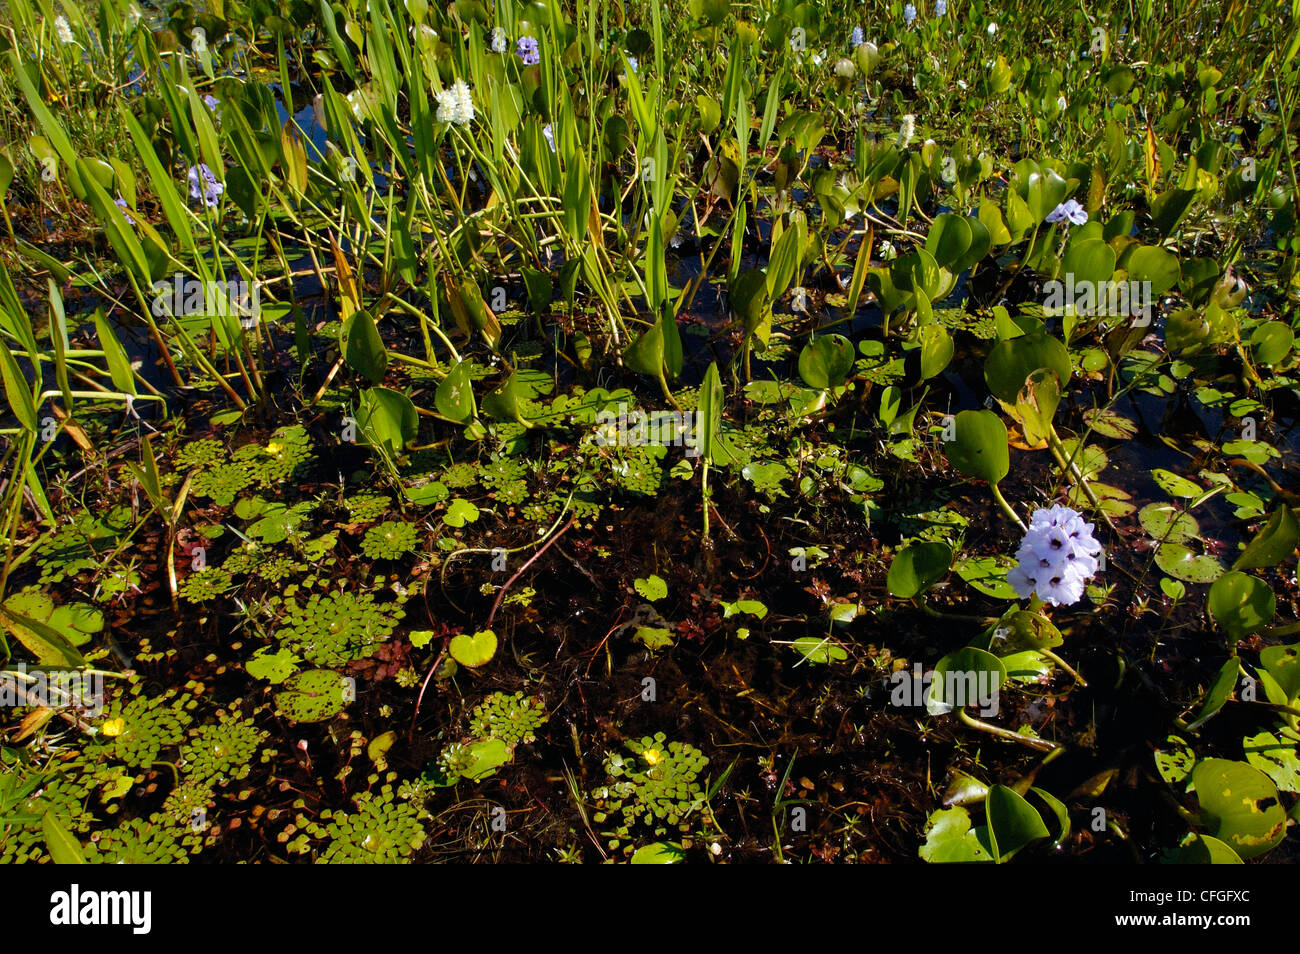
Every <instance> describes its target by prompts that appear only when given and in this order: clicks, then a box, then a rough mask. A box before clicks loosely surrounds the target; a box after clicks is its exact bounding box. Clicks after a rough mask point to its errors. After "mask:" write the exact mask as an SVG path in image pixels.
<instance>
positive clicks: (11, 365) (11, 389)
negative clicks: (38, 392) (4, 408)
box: [0, 340, 40, 434]
mask: <svg viewBox="0 0 1300 954" xmlns="http://www.w3.org/2000/svg"><path fill="white" fill-rule="evenodd" d="M0 372H3V375H4V384H5V396H6V397H7V398H8V399H9V406H10V408H12V409H13V413H14V417H16V418H18V423H19V424H21V425H22V426H23V428H24V430H26V431H28V432H30V433H32V434H35V433H36V432H37V431H38V430H39V429H40V428H39V422H38V421H37V420H36V401H35V400H34V398H33V397H32V389H31V385H30V384H29V383H28V382H27V376H26V375H24V374H23V371H22V368H20V367H19V366H18V361H17V360H16V359H15V358H14V355H13V352H12V351H10V350H9V346H8V345H7V344H5V342H4V341H2V340H0Z"/></svg>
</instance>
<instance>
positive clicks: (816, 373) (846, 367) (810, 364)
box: [799, 334, 855, 388]
mask: <svg viewBox="0 0 1300 954" xmlns="http://www.w3.org/2000/svg"><path fill="white" fill-rule="evenodd" d="M854 354H855V352H854V349H853V342H851V341H849V339H848V338H845V337H844V336H843V335H837V334H829V335H820V336H818V337H817V338H816V339H815V340H813V341H810V342H808V343H807V344H806V345H804V347H803V351H801V352H800V353H799V376H800V377H801V378H803V380H804V383H805V384H807V385H808V386H809V387H810V388H837V387H840V386H841V385H843V384H844V379H845V378H847V377H848V374H849V371H851V370H852V369H853V358H854Z"/></svg>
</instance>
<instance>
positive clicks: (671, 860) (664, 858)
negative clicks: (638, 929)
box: [629, 122, 717, 865]
mask: <svg viewBox="0 0 1300 954" xmlns="http://www.w3.org/2000/svg"><path fill="white" fill-rule="evenodd" d="M714 125H715V126H716V125H717V123H716V122H715V123H714ZM685 860H686V852H685V851H684V850H683V849H682V846H681V845H676V844H673V843H672V842H668V841H656V842H655V843H654V844H653V845H643V846H642V847H640V848H638V849H637V850H636V851H635V852H633V853H632V860H631V861H630V862H629V863H630V864H634V865H679V864H681V863H682V862H683V861H685Z"/></svg>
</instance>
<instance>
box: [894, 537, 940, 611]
mask: <svg viewBox="0 0 1300 954" xmlns="http://www.w3.org/2000/svg"><path fill="white" fill-rule="evenodd" d="M951 566H952V548H951V547H950V546H948V544H946V543H937V542H932V543H913V544H911V545H910V546H907V547H904V548H903V549H902V550H900V551H899V552H898V553H896V554H895V555H894V559H893V562H891V563H890V564H889V592H890V593H893V594H894V595H895V596H897V597H898V598H899V599H904V600H910V599H912V597H914V596H918V595H919V594H921V593H924V592H925V591H926V590H928V589H929V588H930V587H932V586H934V584H936V583H938V582H939V581H940V580H942V579H943V578H944V577H945V576H947V574H948V570H949V568H950V567H951Z"/></svg>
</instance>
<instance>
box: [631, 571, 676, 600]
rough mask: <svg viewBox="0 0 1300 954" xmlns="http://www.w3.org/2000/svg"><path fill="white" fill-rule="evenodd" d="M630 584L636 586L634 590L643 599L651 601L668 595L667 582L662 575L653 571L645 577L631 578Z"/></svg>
mask: <svg viewBox="0 0 1300 954" xmlns="http://www.w3.org/2000/svg"><path fill="white" fill-rule="evenodd" d="M632 585H633V586H634V587H636V591H637V592H638V593H640V594H641V596H642V598H643V599H647V600H650V601H651V602H652V603H653V602H654V601H655V600H661V599H663V598H664V597H665V596H667V595H668V584H667V583H665V582H664V579H663V577H661V576H657V575H655V574H653V573H652V574H650V575H649V576H648V577H646V578H645V579H638V580H633V581H632Z"/></svg>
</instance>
